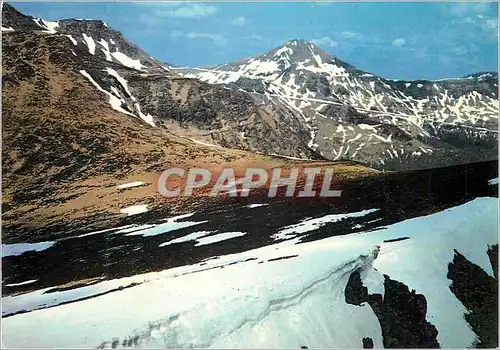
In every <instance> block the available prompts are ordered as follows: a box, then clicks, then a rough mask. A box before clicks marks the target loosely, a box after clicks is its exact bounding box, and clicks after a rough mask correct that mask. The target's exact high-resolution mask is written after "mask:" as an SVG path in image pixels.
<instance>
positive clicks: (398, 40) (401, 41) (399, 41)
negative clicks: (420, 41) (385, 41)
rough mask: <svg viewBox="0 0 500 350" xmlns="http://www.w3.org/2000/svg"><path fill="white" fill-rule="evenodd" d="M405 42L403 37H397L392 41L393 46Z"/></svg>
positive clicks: (401, 44) (398, 45) (399, 45)
mask: <svg viewBox="0 0 500 350" xmlns="http://www.w3.org/2000/svg"><path fill="white" fill-rule="evenodd" d="M404 44H405V39H403V38H397V39H394V40H393V41H392V45H393V46H397V47H401V46H403V45H404Z"/></svg>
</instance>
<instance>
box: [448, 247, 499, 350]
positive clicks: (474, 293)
mask: <svg viewBox="0 0 500 350" xmlns="http://www.w3.org/2000/svg"><path fill="white" fill-rule="evenodd" d="M488 255H489V257H490V261H491V265H492V268H493V272H494V274H495V276H494V277H493V276H490V275H488V274H487V273H486V272H485V271H484V270H483V269H481V268H480V267H479V266H477V265H475V264H473V263H471V262H470V261H469V260H467V259H466V258H465V257H464V256H463V255H462V254H460V253H459V252H458V251H456V250H455V256H454V258H453V262H451V263H450V264H449V265H448V276H447V277H448V279H450V280H451V281H453V282H452V284H451V285H450V290H451V291H452V292H453V294H455V295H456V296H457V298H458V299H459V300H460V301H461V302H462V304H463V305H464V306H465V307H466V308H467V310H469V312H468V313H466V314H465V315H464V317H465V319H466V320H467V322H468V323H469V324H470V325H471V328H472V330H473V331H474V332H475V333H476V334H477V335H478V340H477V342H476V344H475V347H477V348H497V347H498V276H497V275H496V271H497V267H498V265H497V261H498V260H497V259H498V245H495V246H493V247H491V248H490V249H489V250H488Z"/></svg>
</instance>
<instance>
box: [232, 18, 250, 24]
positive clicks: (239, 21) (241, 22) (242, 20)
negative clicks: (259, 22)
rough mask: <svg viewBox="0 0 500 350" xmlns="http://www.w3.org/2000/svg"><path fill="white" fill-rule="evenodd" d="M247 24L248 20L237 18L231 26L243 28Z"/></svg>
mask: <svg viewBox="0 0 500 350" xmlns="http://www.w3.org/2000/svg"><path fill="white" fill-rule="evenodd" d="M245 23H247V20H246V18H245V17H243V16H239V17H236V18H234V19H233V20H232V21H231V24H232V25H234V26H243V25H245Z"/></svg>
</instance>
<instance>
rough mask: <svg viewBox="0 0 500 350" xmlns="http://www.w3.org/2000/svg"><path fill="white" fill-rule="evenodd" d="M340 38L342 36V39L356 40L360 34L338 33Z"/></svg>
mask: <svg viewBox="0 0 500 350" xmlns="http://www.w3.org/2000/svg"><path fill="white" fill-rule="evenodd" d="M340 36H342V37H343V38H356V37H359V36H360V34H359V33H354V32H342V33H340Z"/></svg>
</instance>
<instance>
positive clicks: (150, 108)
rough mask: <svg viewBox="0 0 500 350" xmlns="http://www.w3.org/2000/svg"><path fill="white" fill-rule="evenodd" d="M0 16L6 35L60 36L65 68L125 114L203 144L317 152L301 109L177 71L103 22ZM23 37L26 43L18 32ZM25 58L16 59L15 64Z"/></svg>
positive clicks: (9, 12)
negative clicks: (311, 146) (267, 101)
mask: <svg viewBox="0 0 500 350" xmlns="http://www.w3.org/2000/svg"><path fill="white" fill-rule="evenodd" d="M2 16H3V23H4V24H3V27H2V28H3V29H2V33H3V34H4V37H5V38H6V40H10V39H9V38H10V37H25V38H27V41H28V42H29V41H33V39H32V35H34V34H40V35H39V36H38V38H43V40H53V38H57V40H58V43H59V45H58V47H59V48H60V50H59V51H58V52H57V54H58V55H60V57H61V58H60V59H59V60H60V61H64V62H66V63H67V66H66V67H65V68H71V69H72V70H74V71H79V72H80V73H81V74H82V75H83V76H84V77H85V78H87V80H88V82H89V83H90V84H92V85H94V87H95V88H96V89H98V90H99V91H101V92H102V94H103V95H102V96H103V97H104V98H105V99H107V100H109V103H110V104H111V106H112V107H113V108H114V109H115V110H117V111H119V112H121V113H123V114H127V115H129V116H136V117H138V118H140V119H142V120H143V121H144V122H146V123H147V124H149V125H151V126H153V127H157V128H159V129H164V130H165V129H166V130H167V131H168V132H170V133H174V134H176V135H179V136H185V137H189V138H194V139H195V140H197V141H200V142H202V143H203V142H208V143H209V144H216V145H219V146H223V147H230V148H240V149H248V150H252V151H258V152H261V153H266V154H273V153H276V154H280V155H285V156H295V157H301V158H317V155H316V154H315V152H314V151H312V150H311V149H309V148H308V147H307V142H308V131H307V129H306V127H305V126H304V125H302V124H301V123H300V122H299V120H298V118H297V116H296V115H294V114H291V113H289V112H288V111H287V110H286V109H283V108H282V107H281V106H273V105H262V104H260V103H258V102H256V101H255V100H254V99H253V98H252V97H251V96H249V95H248V94H246V93H242V92H238V91H232V90H227V89H225V88H223V87H221V86H213V85H210V84H206V83H203V82H201V81H199V80H197V79H186V78H183V77H180V76H178V75H177V74H172V73H170V72H169V69H168V68H167V67H166V65H164V64H160V63H159V62H158V61H157V60H155V59H154V58H151V57H149V56H148V55H147V54H145V53H144V51H143V50H142V49H140V48H139V47H137V46H135V45H134V44H132V43H130V42H128V41H127V40H126V39H125V38H124V37H123V36H122V35H121V34H120V33H119V32H117V31H115V30H113V29H110V28H109V27H107V25H106V24H105V23H103V22H102V21H95V20H72V19H71V20H60V21H58V22H48V21H44V20H42V19H39V18H32V17H28V16H24V15H22V14H20V13H19V12H18V11H17V10H15V9H14V8H13V7H12V6H10V5H8V4H5V6H4V10H3V12H2ZM33 24H34V25H33ZM5 25H7V26H8V27H5ZM30 38H31V39H30ZM49 38H50V39H49ZM37 40H41V39H37ZM4 41H5V40H4ZM17 44H18V45H24V46H26V45H27V44H28V43H27V42H24V43H23V42H22V40H21V39H18V42H17ZM33 45H39V43H37V42H34V43H33ZM118 50H119V51H118ZM50 54H52V55H55V54H56V52H52V53H50ZM33 58H34V57H29V59H33ZM19 62H21V61H20V60H19V59H17V58H16V62H12V64H13V65H15V64H17V63H19ZM55 63H59V62H55ZM9 64H10V62H9ZM4 65H5V64H4ZM35 65H36V64H35ZM35 69H36V67H35Z"/></svg>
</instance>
